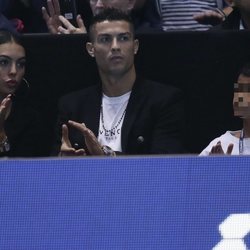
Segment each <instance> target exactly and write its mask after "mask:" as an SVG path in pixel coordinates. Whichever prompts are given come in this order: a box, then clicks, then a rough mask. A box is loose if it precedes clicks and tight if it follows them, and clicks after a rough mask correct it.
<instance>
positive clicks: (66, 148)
mask: <svg viewBox="0 0 250 250" xmlns="http://www.w3.org/2000/svg"><path fill="white" fill-rule="evenodd" d="M84 155H86V153H85V150H84V149H83V148H81V149H75V148H73V147H72V145H71V143H70V141H69V130H68V127H67V125H65V124H63V125H62V145H61V149H60V154H59V156H84Z"/></svg>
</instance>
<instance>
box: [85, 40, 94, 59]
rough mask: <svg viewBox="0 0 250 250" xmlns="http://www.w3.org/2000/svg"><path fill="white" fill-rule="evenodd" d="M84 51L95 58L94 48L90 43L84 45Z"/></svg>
mask: <svg viewBox="0 0 250 250" xmlns="http://www.w3.org/2000/svg"><path fill="white" fill-rule="evenodd" d="M86 49H87V51H88V53H89V55H90V56H91V57H95V48H94V46H93V44H92V43H90V42H88V43H86Z"/></svg>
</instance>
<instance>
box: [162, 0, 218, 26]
mask: <svg viewBox="0 0 250 250" xmlns="http://www.w3.org/2000/svg"><path fill="white" fill-rule="evenodd" d="M160 4H161V12H162V13H161V14H162V25H163V30H165V31H168V30H187V29H189V30H207V29H209V28H210V27H211V25H203V24H199V23H198V22H197V21H195V20H194V18H193V16H194V14H198V13H201V12H204V11H208V10H215V9H216V8H217V7H218V6H217V1H216V0H160Z"/></svg>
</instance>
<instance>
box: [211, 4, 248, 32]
mask: <svg viewBox="0 0 250 250" xmlns="http://www.w3.org/2000/svg"><path fill="white" fill-rule="evenodd" d="M232 6H233V11H232V12H231V13H230V15H229V16H228V17H227V18H226V19H225V21H224V22H222V23H221V24H220V25H218V26H217V27H215V29H219V30H244V29H246V30H248V29H250V2H249V0H232Z"/></svg>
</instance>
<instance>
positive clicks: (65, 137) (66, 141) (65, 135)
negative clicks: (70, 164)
mask: <svg viewBox="0 0 250 250" xmlns="http://www.w3.org/2000/svg"><path fill="white" fill-rule="evenodd" d="M62 144H65V145H66V146H67V147H70V148H71V147H72V146H71V143H70V140H69V130H68V127H67V125H65V124H63V125H62Z"/></svg>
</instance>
